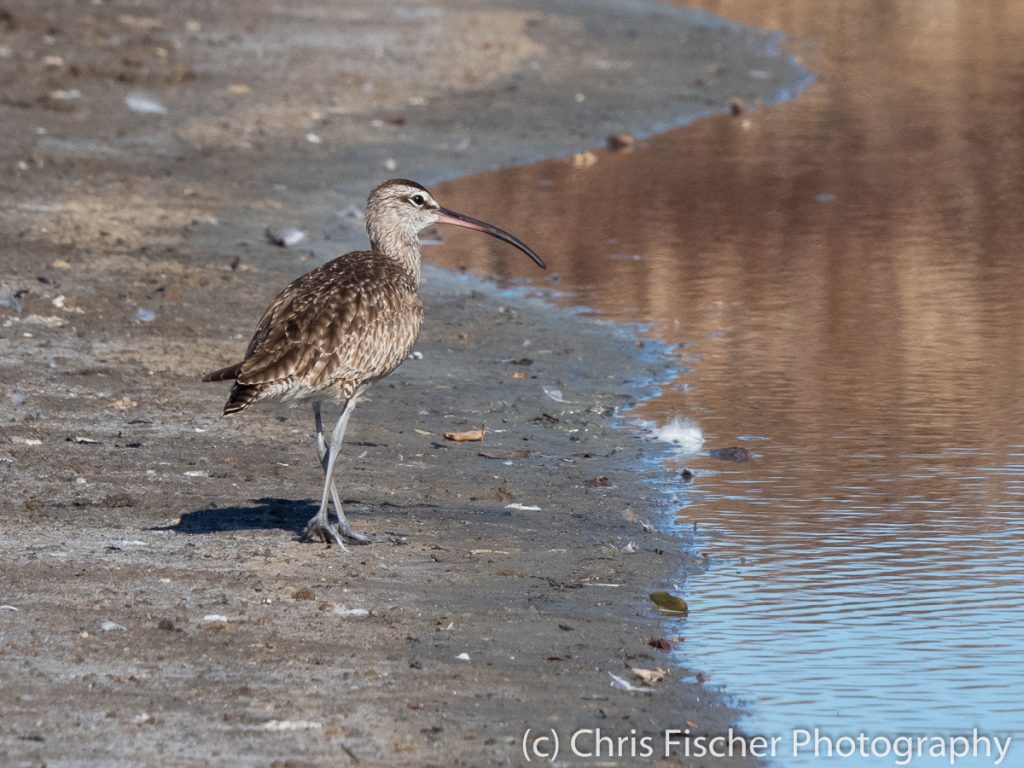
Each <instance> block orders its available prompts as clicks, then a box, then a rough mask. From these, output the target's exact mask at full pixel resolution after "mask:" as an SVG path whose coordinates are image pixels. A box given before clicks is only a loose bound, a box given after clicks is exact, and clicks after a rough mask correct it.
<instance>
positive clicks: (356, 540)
mask: <svg viewBox="0 0 1024 768" xmlns="http://www.w3.org/2000/svg"><path fill="white" fill-rule="evenodd" d="M341 535H342V536H343V537H344V538H345V541H347V542H348V543H349V544H373V536H371V535H370V534H368V533H357V532H356V531H353V530H352V526H350V525H348V526H345V525H343V526H341Z"/></svg>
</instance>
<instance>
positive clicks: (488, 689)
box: [0, 2, 795, 766]
mask: <svg viewBox="0 0 1024 768" xmlns="http://www.w3.org/2000/svg"><path fill="white" fill-rule="evenodd" d="M539 8H542V9H543V10H538V9H539ZM3 9H4V11H5V13H3V14H0V72H2V73H3V77H2V78H0V82H2V83H3V85H2V86H0V110H2V126H3V134H4V141H3V142H2V144H0V163H2V167H4V168H5V169H7V171H6V172H5V174H4V175H3V178H2V179H0V189H2V195H3V201H2V204H0V232H2V242H3V243H4V245H3V246H2V251H0V253H2V257H0V264H2V268H0V290H2V291H7V292H8V293H11V294H14V295H16V296H17V299H18V304H19V305H20V308H11V307H7V308H0V354H2V359H3V361H4V365H3V366H2V368H0V395H2V398H0V479H2V482H3V487H4V490H5V500H4V502H3V520H2V529H0V530H2V535H0V550H2V557H0V604H3V605H8V606H11V607H13V608H16V609H17V610H16V611H12V610H4V611H2V612H0V677H2V679H3V681H4V684H3V686H2V687H0V713H2V715H3V716H2V718H0V722H2V725H0V757H2V762H3V763H4V764H5V765H7V764H10V765H22V764H24V765H42V764H45V765H49V766H72V765H90V766H92V765H160V766H166V765H195V764H202V763H203V762H210V761H214V762H216V763H217V764H218V765H278V766H286V765H288V766H304V765H328V764H330V765H337V764H343V765H344V764H353V765H354V764H357V763H358V764H362V765H393V764H409V765H490V764H502V765H505V764H508V763H510V762H512V763H514V762H519V761H520V760H521V758H520V755H521V752H520V744H519V740H520V738H521V736H522V733H523V731H524V730H525V729H526V728H533V729H548V728H554V729H556V730H557V732H558V733H559V734H561V735H563V736H564V735H567V734H570V733H572V732H573V731H574V730H576V729H577V728H583V727H585V728H596V727H600V728H602V729H605V731H606V732H611V733H612V734H614V735H616V736H619V735H629V734H630V730H631V729H633V728H635V729H636V730H637V733H638V735H645V734H646V735H657V734H660V733H661V732H662V731H663V730H664V729H666V728H683V727H687V724H688V722H689V723H691V724H695V725H693V726H692V727H693V730H694V732H710V733H719V732H724V731H725V729H726V728H727V727H728V725H729V724H730V723H731V722H733V720H734V716H735V713H734V712H733V711H732V710H730V709H729V708H728V707H727V706H725V704H724V703H723V702H722V701H721V699H720V697H719V696H718V695H717V694H716V693H715V692H714V691H713V690H710V691H709V690H706V689H705V688H704V687H703V686H702V685H701V684H700V683H699V682H698V681H697V679H696V673H695V672H694V671H692V670H683V669H673V670H672V671H671V673H670V675H669V678H668V679H667V680H666V681H665V682H663V683H661V684H659V685H658V686H657V687H656V688H655V690H654V691H653V692H652V693H650V694H645V693H629V692H626V691H621V690H615V689H613V688H611V687H610V677H609V673H610V672H611V673H615V674H617V675H621V676H623V677H626V678H630V679H632V678H631V673H630V667H634V666H639V667H648V668H651V667H659V666H667V665H668V664H669V662H668V660H667V658H668V654H666V653H664V652H663V651H660V650H656V649H655V648H653V647H651V646H650V645H649V644H648V640H649V639H650V638H652V637H668V638H670V639H674V638H675V636H676V634H677V633H678V631H679V629H678V627H673V626H671V625H670V624H666V623H665V622H664V621H663V620H662V619H660V618H659V617H658V616H657V615H656V614H655V613H654V612H653V610H652V608H651V606H650V604H649V602H648V600H647V594H648V592H650V591H651V590H652V589H672V588H673V585H674V584H675V583H678V582H679V581H680V580H681V579H683V578H685V574H686V573H687V572H689V571H690V570H692V569H693V568H696V567H699V563H697V562H695V561H693V560H692V558H690V557H689V556H688V555H686V554H685V543H684V542H680V541H679V540H678V539H675V538H672V537H670V536H668V535H665V534H660V533H657V532H650V531H646V530H645V527H644V526H643V525H641V521H647V520H650V519H651V518H652V517H653V516H654V515H656V513H657V507H658V500H657V499H656V498H650V497H651V496H652V495H653V494H654V493H655V492H654V490H653V489H652V488H650V487H649V486H648V485H646V484H645V481H644V477H643V472H638V469H639V468H640V467H641V466H642V465H641V464H640V463H639V462H640V460H641V459H642V458H643V457H644V456H645V455H652V454H656V453H657V451H658V448H657V446H655V445H652V444H650V443H643V442H641V441H639V440H638V439H637V436H636V435H634V434H632V433H631V432H629V431H628V430H623V429H622V428H621V427H622V421H621V419H620V418H618V417H617V416H616V412H617V410H618V409H621V408H622V407H623V406H626V405H628V404H630V403H632V402H634V401H635V400H636V399H637V398H638V397H641V396H642V395H643V394H644V392H645V391H647V390H648V389H649V388H650V387H651V386H652V382H655V381H658V380H661V379H663V378H664V376H665V375H666V373H667V371H665V369H664V363H663V362H662V361H660V360H659V359H657V357H656V356H655V355H648V356H647V357H644V356H642V354H643V353H644V352H648V351H649V350H639V351H638V349H637V348H636V346H635V343H636V342H635V340H634V339H633V338H631V337H630V336H628V335H627V334H624V333H615V332H613V331H611V330H610V329H609V328H607V327H604V326H599V325H595V324H593V323H590V322H588V321H587V320H585V319H583V318H579V317H575V316H572V315H568V314H566V313H565V312H563V311H560V310H557V309H553V308H550V307H548V306H546V305H544V304H542V303H540V302H538V301H531V300H525V299H523V298H521V297H516V296H509V295H507V294H503V293H501V292H498V291H496V290H495V289H493V288H491V287H490V286H488V285H487V284H486V283H484V282H473V281H471V280H469V279H468V278H459V277H456V276H453V275H452V274H451V273H446V272H441V271H439V270H429V271H428V273H427V276H426V279H425V286H424V290H425V299H426V304H427V321H426V326H425V331H424V334H423V336H422V337H421V340H420V342H419V344H418V345H417V349H418V351H420V352H422V355H423V358H422V359H421V360H410V361H409V362H407V363H406V364H405V365H404V366H403V367H402V368H401V369H399V371H398V372H397V373H396V374H395V375H393V376H392V377H391V378H389V379H388V380H386V381H385V382H382V383H380V384H378V385H377V386H376V387H374V388H373V389H372V390H371V391H370V393H369V395H368V396H367V397H366V398H364V401H362V402H361V403H360V407H359V409H358V410H357V412H356V415H355V417H354V419H353V421H352V424H351V426H350V428H349V434H348V442H347V443H346V452H345V455H344V456H343V460H342V465H341V468H340V479H341V487H342V495H343V497H344V498H345V499H346V500H348V509H349V512H350V514H351V516H352V519H353V522H354V523H355V525H356V526H357V527H360V528H361V529H363V530H367V531H369V532H372V533H373V534H375V535H376V542H375V543H374V544H373V545H371V546H368V547H360V548H358V549H356V550H355V551H354V552H353V554H352V555H351V556H349V557H340V556H339V555H338V553H337V552H336V551H335V550H332V549H325V548H322V547H319V546H313V545H303V544H299V543H296V542H294V541H293V540H292V537H293V536H294V535H295V533H296V532H297V531H298V530H300V529H301V527H302V525H303V523H304V522H305V520H306V519H307V518H308V517H309V516H310V515H311V514H312V513H313V511H314V503H313V499H314V497H315V496H316V495H317V494H318V489H319V480H318V473H319V471H318V468H317V466H316V464H315V462H314V459H313V449H312V444H311V432H312V424H311V419H310V418H309V414H308V413H307V412H306V411H305V410H288V409H285V408H273V407H271V408H267V409H263V410H262V412H260V411H254V412H251V413H247V414H245V415H244V416H243V417H242V418H232V419H223V418H221V417H219V416H218V414H219V412H220V408H221V406H222V403H223V399H224V396H225V394H226V393H225V391H224V390H225V387H218V386H214V385H202V384H200V383H199V382H198V378H199V376H200V374H201V373H202V372H203V371H205V370H209V369H211V368H214V367H218V366H220V365H223V364H226V363H228V362H230V361H232V360H233V359H235V358H237V357H238V355H239V354H240V353H241V351H242V350H243V348H244V346H245V343H246V341H247V339H248V334H249V333H250V332H251V330H252V327H253V325H254V323H255V320H256V318H257V316H258V314H259V312H260V311H261V309H262V308H263V307H264V306H265V305H266V303H267V302H268V301H269V300H270V298H272V296H273V294H274V293H275V292H276V291H277V290H278V289H279V288H280V287H282V286H283V285H285V284H286V283H287V282H288V280H290V279H291V278H293V277H294V276H296V275H297V274H299V273H301V272H302V271H305V270H306V269H308V268H310V267H311V266H312V265H313V264H314V263H316V262H317V261H319V260H322V259H323V258H326V257H328V256H331V255H336V254H337V253H339V252H342V251H344V250H346V249H348V248H350V247H352V246H354V245H358V244H359V243H360V242H361V241H362V238H363V235H362V233H361V223H360V222H359V221H358V219H357V218H354V217H352V216H349V215H345V212H346V211H347V210H348V211H350V210H351V209H350V208H349V206H351V205H361V204H362V201H363V198H364V197H365V194H366V191H367V190H368V189H369V188H370V186H372V185H373V184H374V183H376V182H377V181H379V180H380V179H382V178H385V177H387V176H391V175H405V176H412V177H414V178H419V179H420V180H423V181H427V182H432V181H435V180H438V179H441V178H449V177H451V176H452V175H453V174H456V173H460V172H465V171H469V170H477V169H481V168H485V167H493V166H496V165H502V164H507V163H512V162H518V161H522V160H525V159H532V158H535V157H540V156H545V155H551V154H555V153H563V152H567V151H571V150H575V149H582V148H584V147H586V146H588V145H592V144H595V143H598V142H600V141H601V140H602V139H603V137H604V136H605V135H606V134H608V133H611V132H614V131H620V130H626V131H630V132H644V131H650V130H654V129H657V128H658V127H659V126H666V125H670V124H675V123H677V122H679V121H680V120H682V119H684V118H686V117H693V116H697V115H700V114H704V113H706V112H708V111H711V110H718V109H721V108H723V107H724V106H725V105H726V104H727V103H728V101H729V99H730V98H732V97H736V96H739V97H740V98H743V99H744V100H745V101H747V102H748V103H751V104H753V103H755V102H756V101H757V99H758V98H759V97H760V96H766V97H769V96H771V95H772V94H775V93H777V92H778V91H779V90H780V89H782V88H785V87H786V85H787V84H788V83H789V82H791V80H792V78H793V77H794V75H795V73H794V72H792V70H791V67H790V66H789V65H788V64H787V63H786V62H784V61H782V60H781V59H778V58H775V57H773V56H771V55H769V54H767V53H765V52H764V51H765V50H766V45H767V42H768V41H767V39H766V38H764V37H761V36H759V35H758V34H756V33H752V32H748V31H743V30H739V29H738V28H734V27H731V26H724V25H720V24H713V23H709V22H708V17H705V16H703V15H700V14H696V13H689V12H686V11H675V10H670V9H664V8H661V7H660V6H650V5H647V4H643V3H637V4H611V3H607V4H587V6H586V7H585V10H586V15H585V16H584V15H583V9H581V7H578V6H577V5H576V4H573V3H559V4H536V5H533V4H528V3H507V4H500V5H494V4H482V3H456V2H450V3H430V4H427V5H416V6H410V5H399V4H391V3H380V4H375V5H374V8H373V10H372V11H367V10H365V9H360V10H356V9H355V8H354V7H347V6H338V5H337V4H327V3H322V4H305V5H303V6H302V7H301V9H282V8H279V7H277V6H275V5H273V4H271V3H241V2H236V3H222V4H218V5H217V6H216V8H215V9H209V8H207V7H206V4H200V3H184V4H179V5H178V6H177V7H176V8H175V10H174V11H173V12H169V11H165V10H163V9H162V8H161V7H160V5H159V4H156V3H149V4H147V3H133V4H127V3H126V4H123V5H122V4H117V3H107V4H104V5H100V6H93V7H89V6H84V5H79V4H74V5H69V6H65V5H63V4H58V3H29V2H8V3H5V4H4V6H3ZM638 30H642V31H643V34H638ZM456 51H457V52H458V56H454V55H453V52H456ZM641 62H643V64H641ZM752 71H753V72H757V73H758V74H757V76H755V77H752V76H750V74H749V73H750V72H752ZM133 94H135V95H137V96H139V97H142V98H147V99H149V100H150V101H152V102H156V103H157V104H158V105H159V106H160V107H161V108H163V109H165V110H166V113H158V111H157V112H150V113H140V112H134V111H131V110H130V109H128V108H127V107H126V106H125V98H126V97H128V96H130V95H133ZM577 94H579V96H578V95H577ZM150 109H151V110H157V107H155V106H151V107H150ZM467 212H469V213H473V211H471V210H470V211H467ZM497 223H500V224H502V225H503V226H506V227H507V228H509V229H510V230H512V231H514V232H516V233H517V234H519V235H521V236H522V237H523V238H524V239H526V240H527V241H528V242H531V244H533V245H534V246H535V247H537V249H538V250H540V251H541V252H542V253H543V250H544V248H543V245H544V244H543V243H539V242H535V240H533V239H531V237H530V234H531V233H530V229H529V222H528V221H526V220H524V219H522V218H518V217H517V216H516V211H515V210H514V209H513V210H509V211H508V212H507V216H503V217H501V220H500V221H499V222H497ZM280 224H288V225H294V226H298V227H300V228H302V229H304V230H306V231H308V232H309V239H308V241H307V242H306V243H304V244H303V245H302V246H300V247H298V248H297V249H293V250H283V249H278V248H275V247H273V246H271V245H269V244H267V243H265V242H263V239H262V231H263V228H264V227H265V226H267V225H280ZM516 256H517V254H515V253H514V252H513V253H512V254H510V258H516ZM428 258H429V252H428ZM554 266H555V268H556V269H557V265H554ZM140 309H141V310H143V312H142V313H141V314H139V310H140ZM148 312H151V313H152V317H153V318H154V319H152V320H150V319H149V317H150V315H149V314H148ZM515 374H519V376H516V375H515ZM544 387H547V388H549V389H558V390H560V391H561V392H562V394H563V398H564V399H565V400H566V401H567V402H556V401H555V400H554V399H552V398H551V397H550V395H549V394H547V393H546V392H545V390H544ZM481 425H486V427H487V428H488V430H489V431H488V434H487V436H486V437H485V439H484V441H483V443H466V444H456V443H450V442H446V441H445V440H444V439H443V438H442V433H443V432H445V431H450V430H460V429H466V428H473V427H478V426H481ZM600 478H607V479H606V480H602V479H600ZM510 505H515V506H510ZM630 542H635V543H636V547H635V548H636V549H637V551H636V552H635V553H630V552H628V551H626V549H624V548H625V547H626V545H628V544H629V543H630ZM608 585H614V586H608ZM210 616H220V617H224V619H225V620H224V621H221V620H219V619H214V620H208V621H204V618H205V617H210ZM109 622H112V623H113V625H116V626H112V624H111V623H109ZM104 627H106V628H107V629H106V630H104ZM676 642H678V641H676ZM461 654H467V655H468V661H466V660H463V659H460V658H459V657H460V655H461ZM567 762H570V763H571V762H574V761H572V760H568V761H567ZM579 762H581V764H586V763H589V764H594V763H593V761H592V760H589V761H588V760H582V761H579ZM629 762H630V761H629V760H628V759H622V760H618V761H616V760H611V761H606V762H605V763H604V764H628V763H629ZM674 762H678V761H672V760H670V761H668V763H667V764H674Z"/></svg>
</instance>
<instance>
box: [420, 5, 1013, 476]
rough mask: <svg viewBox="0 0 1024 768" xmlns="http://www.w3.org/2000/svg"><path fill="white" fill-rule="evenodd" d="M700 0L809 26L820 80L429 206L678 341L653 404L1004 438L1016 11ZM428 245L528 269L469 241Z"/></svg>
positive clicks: (772, 420) (893, 446)
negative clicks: (667, 381) (534, 253)
mask: <svg viewBox="0 0 1024 768" xmlns="http://www.w3.org/2000/svg"><path fill="white" fill-rule="evenodd" d="M702 5H703V7H705V8H707V9H708V10H711V11H713V12H715V13H718V14H720V15H723V16H725V17H727V18H733V19H737V20H739V21H742V22H744V23H751V24H755V25H763V26H769V27H771V26H778V27H780V28H782V29H784V30H786V32H787V33H788V34H789V35H790V36H792V37H795V38H813V40H811V41H808V42H803V43H801V42H797V43H796V44H795V47H796V49H797V53H799V54H800V55H802V56H803V57H804V59H805V60H806V61H807V63H808V64H810V65H811V66H812V67H813V68H815V70H816V73H817V74H818V75H819V77H820V80H819V82H818V83H817V84H815V85H814V86H812V88H811V90H810V92H809V93H807V94H805V95H803V96H801V97H800V98H798V99H797V100H796V101H794V102H791V103H788V104H785V105H781V106H777V107H773V108H770V109H767V110H762V111H758V112H754V113H751V114H748V115H746V116H744V117H742V118H730V117H721V118H716V119H711V120H705V121H702V122H700V123H698V124H696V125H693V126H690V127H688V128H685V129H682V130H680V131H677V132H674V133H672V134H669V135H667V136H664V137H661V138H658V139H655V140H652V141H649V142H647V143H646V145H645V146H643V147H642V148H641V149H639V150H638V151H636V152H633V153H631V154H617V153H606V152H601V153H599V154H600V160H599V162H598V163H597V164H596V165H595V166H593V167H591V168H588V169H583V170H577V169H574V168H572V166H571V165H570V164H569V163H567V162H549V163H541V164H537V165H533V166H529V167H526V168H521V169H515V170H509V171H502V172H499V173H493V174H483V175H479V176H475V177H472V178H469V179H462V180H459V181H457V182H454V183H451V184H448V185H446V186H445V188H443V189H442V190H440V193H441V195H442V199H444V200H446V201H450V203H451V205H452V206H453V207H455V208H457V209H458V208H460V207H461V209H464V210H468V211H471V212H472V213H473V214H474V215H479V216H481V217H483V218H485V219H488V220H492V221H497V222H500V223H501V224H502V225H505V226H508V227H509V228H510V229H511V230H512V231H515V232H516V233H517V234H519V235H520V236H522V237H523V238H524V239H526V240H527V241H528V242H530V243H531V244H532V245H533V246H534V247H535V248H537V250H538V251H540V252H541V253H542V255H544V256H545V257H546V258H548V260H549V263H550V264H551V266H552V269H553V271H554V272H557V273H558V274H559V275H560V276H561V278H562V282H561V283H560V284H559V285H558V286H557V287H559V288H566V289H568V290H571V291H574V292H576V294H577V298H576V299H574V300H573V301H574V302H582V303H585V304H587V305H589V306H592V307H594V308H595V310H596V311H597V312H598V313H599V314H601V315H603V316H608V317H613V318H622V319H630V320H633V319H636V320H650V321H653V322H655V323H657V324H658V330H657V335H658V336H660V337H663V338H667V339H669V340H671V341H677V342H687V343H689V344H691V345H692V346H691V349H690V350H689V351H690V352H692V353H693V354H695V355H697V356H699V358H700V361H699V363H698V364H696V365H695V367H694V369H693V372H692V374H690V375H688V376H684V380H685V381H686V382H687V383H688V384H689V385H690V386H692V388H693V389H692V392H691V393H686V394H684V393H675V394H673V395H671V396H670V397H667V398H663V399H662V400H660V401H658V402H656V403H654V404H652V405H651V406H650V407H649V409H648V413H649V414H650V415H658V416H661V415H663V414H666V413H669V412H672V411H682V412H685V413H690V414H694V413H700V412H701V411H705V410H706V411H707V412H709V415H708V417H707V420H705V419H703V418H702V419H701V423H702V425H703V426H704V427H705V430H706V431H710V432H715V433H717V434H718V435H719V437H720V438H721V439H722V440H725V441H731V440H733V439H734V438H735V436H736V435H740V434H762V435H768V436H770V437H772V438H773V439H775V440H781V441H783V442H786V443H790V442H808V441H811V440H815V439H817V440H820V439H822V438H829V437H832V436H836V435H844V434H849V433H851V432H853V433H856V434H858V435H863V436H871V439H872V440H877V442H878V443H879V445H880V447H881V448H887V449H888V450H889V451H890V452H893V453H901V454H902V453H908V452H909V453H915V452H929V451H933V450H937V449H940V448H945V447H952V446H960V445H971V446H976V447H979V448H984V449H988V450H1004V449H1005V447H1006V446H1007V445H1009V444H1011V443H1013V442H1014V441H1017V442H1020V441H1021V440H1020V438H1021V427H1022V425H1024V398H1022V397H1020V389H1021V387H1020V382H1021V380H1022V375H1024V351H1022V350H1024V344H1022V340H1024V334H1022V331H1024V301H1022V300H1021V296H1022V290H1024V279H1022V270H1021V262H1020V256H1021V250H1022V249H1021V245H1022V236H1021V229H1022V228H1021V226H1020V220H1021V211H1024V172H1022V165H1021V158H1022V157H1024V154H1022V149H1024V147H1022V136H1024V130H1022V129H1024V125H1022V122H1024V109H1022V108H1021V106H1020V105H1021V104H1022V103H1024V98H1022V97H1024V77H1022V76H1021V75H1022V74H1024V73H1022V68H1024V67H1022V63H1024V34H1022V31H1024V3H1017V2H1009V1H1006V2H986V3H977V4H975V3H970V2H960V3H942V4H936V3H933V2H926V1H925V0H922V1H921V2H902V3H900V2H890V3H878V2H871V1H870V0H858V1H856V2H853V1H851V2H840V3H835V4H831V5H830V6H829V8H830V11H829V12H822V10H821V4H820V3H817V2H813V1H808V0H803V1H801V2H796V1H794V2H761V3H750V2H747V1H746V0H726V1H724V2H712V1H710V0H709V2H706V3H703V4H702ZM818 41H820V42H818ZM430 256H431V257H432V258H434V259H436V260H438V261H440V263H442V264H445V265H449V266H455V265H461V264H468V265H469V266H470V267H471V268H472V269H473V270H475V271H481V272H486V273H496V274H499V275H503V276H507V277H512V276H526V277H530V278H533V277H534V275H533V274H532V273H531V271H530V265H529V264H528V263H525V260H523V259H517V258H516V256H517V254H514V253H513V254H508V253H506V252H505V251H503V250H501V249H500V247H495V246H491V245H488V244H483V243H481V242H480V241H479V240H478V239H474V240H472V241H471V240H470V239H469V238H466V237H462V236H457V235H451V236H450V237H449V241H448V243H446V247H445V248H443V249H437V250H436V251H432V252H431V253H430ZM631 257H639V260H630V258H631ZM819 447H820V448H822V450H824V448H825V447H824V446H819ZM829 450H831V448H830V449H829ZM933 490H934V489H933Z"/></svg>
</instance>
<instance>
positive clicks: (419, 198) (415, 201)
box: [409, 195, 426, 208]
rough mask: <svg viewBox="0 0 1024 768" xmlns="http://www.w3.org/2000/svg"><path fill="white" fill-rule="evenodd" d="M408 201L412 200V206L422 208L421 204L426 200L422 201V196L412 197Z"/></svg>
mask: <svg viewBox="0 0 1024 768" xmlns="http://www.w3.org/2000/svg"><path fill="white" fill-rule="evenodd" d="M409 199H410V200H412V202H413V204H414V205H418V206H419V207H421V208H422V207H423V204H424V203H425V202H426V200H424V199H423V195H413V196H412V197H410V198H409Z"/></svg>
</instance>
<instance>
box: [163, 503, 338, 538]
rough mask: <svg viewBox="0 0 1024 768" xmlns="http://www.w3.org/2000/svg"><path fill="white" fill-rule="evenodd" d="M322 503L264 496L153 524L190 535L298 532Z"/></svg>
mask: <svg viewBox="0 0 1024 768" xmlns="http://www.w3.org/2000/svg"><path fill="white" fill-rule="evenodd" d="M319 508H320V506H319V505H318V504H316V503H314V502H312V501H310V500H308V499H302V500H296V499H277V498H272V497H269V496H264V497H263V498H262V499H255V500H254V501H253V503H252V504H251V505H250V506H237V507H209V508H207V509H197V510H196V511H195V512H186V513H185V514H183V515H182V516H181V519H180V520H179V521H178V522H177V523H175V524H174V525H164V526H159V527H155V528H153V530H157V531H174V532H175V533H186V534H190V535H196V534H205V533H219V532H221V531H248V530H271V529H278V530H284V531H291V532H292V533H295V534H298V533H300V532H302V530H303V529H305V527H306V523H307V522H309V519H310V518H311V517H313V515H315V514H316V513H317V510H318V509H319Z"/></svg>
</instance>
